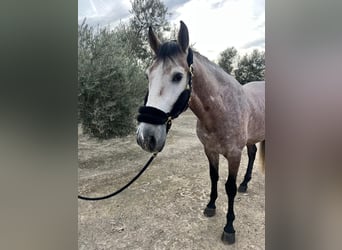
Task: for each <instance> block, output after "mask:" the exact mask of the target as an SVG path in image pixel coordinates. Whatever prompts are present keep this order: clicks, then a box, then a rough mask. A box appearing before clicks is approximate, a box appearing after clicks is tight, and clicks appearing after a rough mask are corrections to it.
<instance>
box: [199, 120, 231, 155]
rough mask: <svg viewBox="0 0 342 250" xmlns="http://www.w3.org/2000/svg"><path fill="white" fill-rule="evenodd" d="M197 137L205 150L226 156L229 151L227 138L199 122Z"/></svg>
mask: <svg viewBox="0 0 342 250" xmlns="http://www.w3.org/2000/svg"><path fill="white" fill-rule="evenodd" d="M196 132H197V137H198V138H199V140H200V141H201V143H202V144H203V145H204V147H205V148H207V149H210V150H212V151H215V152H217V153H219V154H224V153H225V152H226V151H227V150H226V148H227V140H226V139H227V138H225V136H222V135H221V134H220V133H218V131H215V130H213V131H209V130H208V129H206V128H205V126H203V125H202V124H201V123H200V122H199V121H198V122H197V131H196Z"/></svg>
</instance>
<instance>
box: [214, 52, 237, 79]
mask: <svg viewBox="0 0 342 250" xmlns="http://www.w3.org/2000/svg"><path fill="white" fill-rule="evenodd" d="M237 54H238V51H237V50H236V49H235V48H234V47H230V48H227V49H225V50H224V51H222V52H221V53H220V57H219V61H218V65H220V67H221V68H222V69H224V70H225V71H226V72H227V73H228V74H231V73H232V71H233V69H234V67H233V63H234V62H235V60H236V57H237Z"/></svg>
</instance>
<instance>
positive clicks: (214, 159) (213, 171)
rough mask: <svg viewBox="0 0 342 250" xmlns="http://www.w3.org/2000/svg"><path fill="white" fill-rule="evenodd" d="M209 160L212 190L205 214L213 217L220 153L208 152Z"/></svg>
mask: <svg viewBox="0 0 342 250" xmlns="http://www.w3.org/2000/svg"><path fill="white" fill-rule="evenodd" d="M207 157H208V160H209V173H210V180H211V192H210V200H209V203H208V205H207V207H206V208H205V209H204V212H203V213H204V215H205V216H207V217H212V216H214V215H215V213H216V205H215V201H216V199H217V181H218V179H219V175H218V165H219V155H218V154H211V155H210V154H207Z"/></svg>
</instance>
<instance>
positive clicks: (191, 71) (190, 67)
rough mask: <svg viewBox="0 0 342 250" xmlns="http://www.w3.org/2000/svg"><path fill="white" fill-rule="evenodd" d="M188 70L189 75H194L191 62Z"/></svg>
mask: <svg viewBox="0 0 342 250" xmlns="http://www.w3.org/2000/svg"><path fill="white" fill-rule="evenodd" d="M189 72H190V74H191V77H194V67H193V66H192V64H191V65H190V66H189Z"/></svg>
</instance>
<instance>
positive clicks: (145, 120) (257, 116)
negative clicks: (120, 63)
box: [137, 21, 265, 244]
mask: <svg viewBox="0 0 342 250" xmlns="http://www.w3.org/2000/svg"><path fill="white" fill-rule="evenodd" d="M149 43H150V46H151V48H152V50H153V51H154V53H155V58H154V61H153V63H152V65H151V66H150V67H149V68H148V69H147V71H146V75H147V77H148V81H149V91H148V94H147V96H146V98H145V105H144V106H143V107H141V108H140V109H139V116H138V121H139V126H138V129H137V142H138V144H139V145H140V146H141V147H142V148H143V149H144V150H146V151H148V152H159V151H161V150H162V149H163V147H164V144H165V140H166V135H167V131H168V129H169V128H170V126H171V120H172V119H174V118H176V117H177V116H178V115H179V114H180V113H181V112H183V111H184V110H185V109H186V108H187V106H188V105H189V107H190V109H191V110H192V112H193V113H194V114H195V115H196V116H197V118H198V121H197V136H198V138H199V139H200V141H201V142H202V144H203V146H204V151H205V154H206V156H207V158H208V160H209V169H210V171H209V172H210V179H211V193H210V200H209V203H208V205H207V207H206V208H205V210H204V215H206V216H208V217H211V216H214V215H215V211H216V206H215V201H216V199H217V181H218V178H219V175H218V172H219V171H218V167H219V154H221V155H223V156H224V157H225V158H226V159H227V160H228V166H229V176H228V180H227V182H226V184H225V187H226V193H227V195H228V212H227V224H226V226H225V227H224V230H223V233H222V241H223V242H224V243H228V244H232V243H234V242H235V229H234V226H233V221H234V219H235V215H234V198H235V195H236V192H237V186H236V177H237V173H238V170H239V166H240V160H241V154H242V150H243V148H244V147H245V146H247V151H248V157H249V161H248V166H247V171H246V174H245V177H244V180H243V181H242V183H241V184H240V187H239V191H241V192H246V190H247V184H248V182H249V181H250V179H251V174H252V168H253V162H254V159H255V156H256V151H257V147H256V146H255V144H256V143H258V142H261V144H260V145H261V147H260V151H261V156H262V157H261V160H262V166H264V161H263V159H264V153H265V150H264V149H265V82H251V83H248V84H246V85H244V86H241V85H240V83H239V82H237V81H236V80H235V79H234V78H233V77H232V76H230V75H229V74H227V73H226V72H225V71H224V70H222V69H221V68H220V67H218V66H217V65H215V64H214V63H212V62H210V61H209V60H208V59H207V58H205V57H204V56H202V55H200V54H199V53H198V52H194V51H193V50H192V49H191V48H190V47H189V34H188V29H187V27H186V25H185V24H184V23H183V22H182V21H181V26H180V30H179V33H178V39H177V41H169V42H165V43H161V42H160V41H159V39H158V38H157V37H156V35H155V34H154V32H153V30H152V28H150V29H149Z"/></svg>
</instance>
